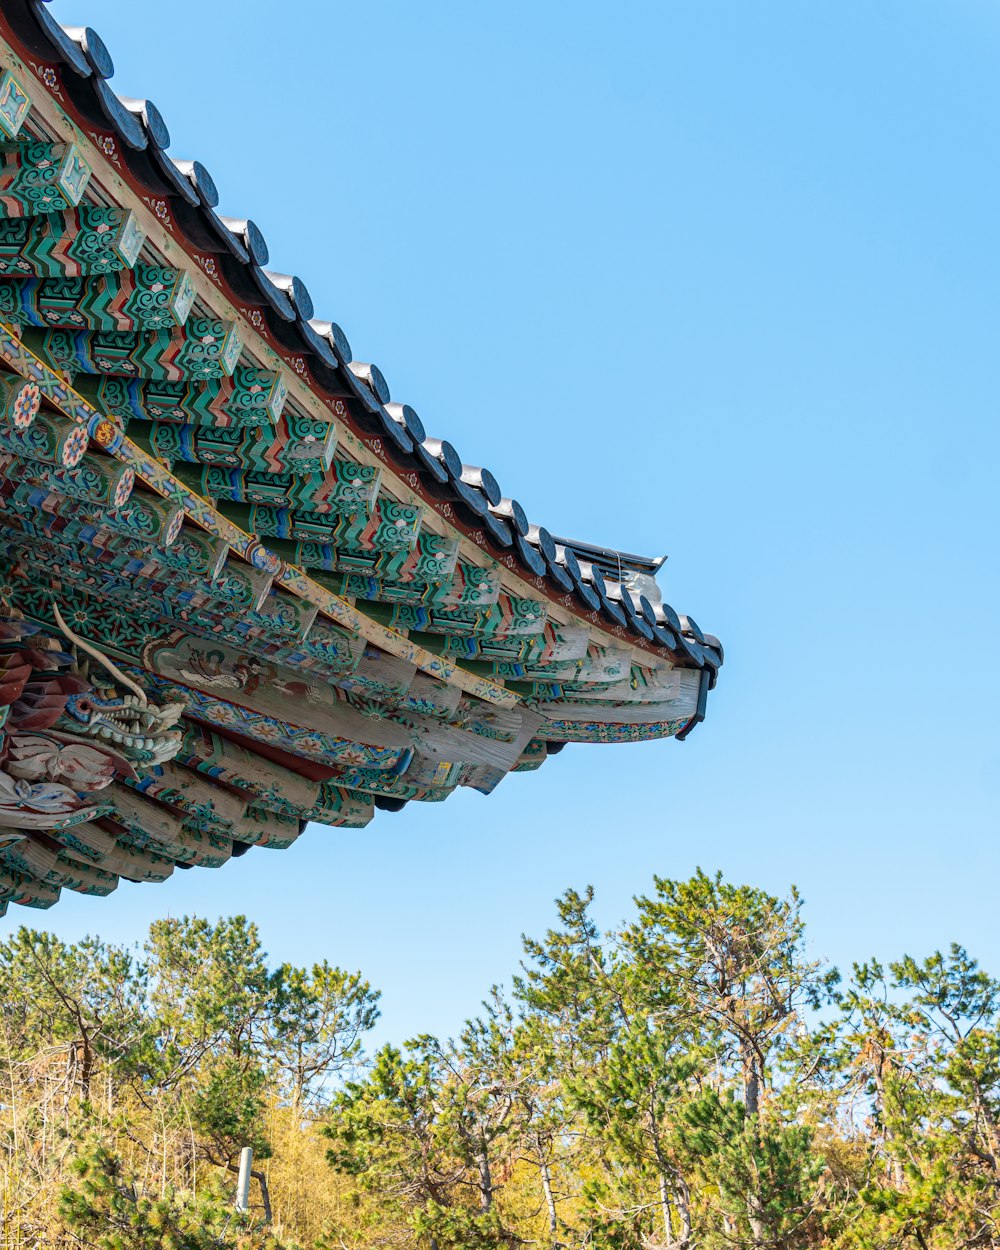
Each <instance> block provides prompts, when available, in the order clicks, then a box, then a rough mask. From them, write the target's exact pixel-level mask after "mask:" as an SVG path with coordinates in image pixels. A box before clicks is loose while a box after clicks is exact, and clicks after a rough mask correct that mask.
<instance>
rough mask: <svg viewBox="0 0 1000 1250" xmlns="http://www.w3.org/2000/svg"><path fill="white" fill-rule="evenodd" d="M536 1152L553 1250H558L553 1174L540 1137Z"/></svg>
mask: <svg viewBox="0 0 1000 1250" xmlns="http://www.w3.org/2000/svg"><path fill="white" fill-rule="evenodd" d="M535 1150H536V1151H537V1152H538V1170H539V1173H540V1174H541V1178H542V1193H543V1194H544V1196H545V1210H546V1211H547V1212H548V1217H549V1238H550V1240H551V1243H552V1250H557V1248H558V1246H559V1245H560V1244H561V1243H560V1241H559V1213H558V1211H557V1210H556V1199H555V1195H554V1194H553V1192H552V1172H551V1171H550V1169H549V1161H548V1159H547V1158H546V1157H545V1150H544V1147H543V1146H542V1141H541V1138H540V1137H536V1138H535Z"/></svg>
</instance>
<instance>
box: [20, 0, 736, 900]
mask: <svg viewBox="0 0 1000 1250" xmlns="http://www.w3.org/2000/svg"><path fill="white" fill-rule="evenodd" d="M0 37H2V41H0V53H2V60H3V65H4V67H5V69H4V74H3V77H2V78H0V131H2V132H3V136H4V137H5V140H6V141H5V142H3V143H0V323H2V324H0V363H2V366H3V368H4V369H5V370H6V371H7V372H6V373H5V374H4V376H3V377H0V383H2V387H0V400H2V401H3V403H4V404H5V414H6V422H7V423H6V425H4V424H3V423H2V422H0V508H2V511H0V536H2V537H3V539H4V555H3V559H2V562H0V571H2V573H3V575H4V577H5V578H6V583H5V589H4V595H3V603H4V604H5V612H6V616H7V619H8V621H10V622H12V624H11V628H12V629H14V634H13V635H12V638H13V639H14V641H12V642H10V645H9V647H8V651H9V653H10V654H11V655H13V654H15V653H16V654H18V655H20V654H22V653H23V651H24V648H25V646H26V643H25V642H24V637H25V636H26V635H25V634H24V631H25V630H28V631H31V630H39V629H40V630H42V631H44V632H43V634H42V635H41V636H42V637H44V638H45V639H47V640H48V641H47V643H46V647H48V649H49V650H52V649H53V648H55V647H56V646H57V641H58V637H59V636H60V632H61V633H62V636H63V638H64V639H65V638H66V637H67V636H70V635H71V636H72V637H73V639H74V642H73V646H74V647H76V646H77V644H79V646H81V647H87V646H88V645H89V646H90V647H91V648H97V649H99V652H100V654H101V655H102V656H107V657H108V663H110V664H112V666H117V667H116V670H115V671H116V672H117V673H118V675H119V677H121V678H122V679H123V680H125V681H127V682H132V683H135V685H136V686H137V687H138V688H139V690H140V691H141V692H142V693H143V695H144V697H148V698H149V699H151V700H159V701H160V702H162V703H165V704H168V705H169V706H174V705H177V706H183V707H184V708H185V711H184V713H183V715H182V716H181V719H180V721H179V722H178V723H179V725H180V727H181V728H180V730H179V731H178V732H179V733H181V734H183V743H184V745H183V746H182V747H180V748H179V753H178V754H176V755H175V756H174V757H172V758H173V762H171V761H169V760H165V759H164V760H156V761H150V760H148V759H143V758H142V755H141V748H140V754H139V756H138V757H136V758H134V759H132V758H131V757H130V759H131V763H130V764H128V765H126V766H125V772H127V771H128V768H132V770H133V772H135V774H136V776H135V777H132V778H130V779H128V781H127V782H126V781H123V775H124V774H119V777H118V781H117V782H115V786H116V787H117V790H116V793H118V794H119V795H122V794H124V795H126V796H128V795H129V794H131V795H134V794H135V793H136V792H137V788H138V792H140V793H142V795H143V796H144V798H143V803H145V804H146V805H147V806H146V807H143V808H142V810H141V811H139V812H138V814H137V812H136V811H134V810H132V809H134V808H135V806H136V801H135V800H134V798H133V799H128V798H125V799H121V798H120V799H119V808H118V809H117V810H114V811H111V810H109V811H108V812H102V813H101V814H100V815H98V816H97V817H94V821H96V822H97V823H96V826H95V827H98V828H103V829H104V830H105V832H106V833H107V830H109V829H111V830H112V831H114V832H116V834H117V837H118V841H117V842H116V846H117V847H118V848H119V850H120V849H121V847H123V846H126V847H130V848H131V852H135V853H140V852H142V850H143V847H142V846H141V845H137V844H136V842H135V839H136V837H137V836H140V840H141V836H147V837H148V836H150V835H149V828H148V825H149V822H152V824H153V825H154V826H155V824H156V819H157V818H159V819H161V820H162V819H165V818H166V817H167V816H170V817H172V818H173V820H174V824H172V825H170V831H171V832H170V837H167V834H166V833H164V834H163V836H164V837H165V838H167V844H169V845H170V846H172V847H173V848H174V849H175V850H176V849H177V848H178V847H182V846H183V845H186V843H185V839H184V837H182V836H181V834H182V833H186V834H191V833H192V832H193V831H197V829H198V826H197V819H196V815H195V808H196V807H197V809H198V810H199V811H202V812H203V813H204V812H205V811H209V814H208V815H205V816H204V817H203V826H204V827H203V828H201V832H204V829H211V830H212V831H214V836H216V837H217V838H222V840H223V841H225V839H226V837H228V844H229V846H230V852H231V853H235V852H234V851H232V847H233V846H235V845H243V844H245V845H268V844H271V845H279V844H281V842H282V838H281V836H276V840H275V841H273V842H269V840H268V839H267V838H266V837H264V836H263V835H261V837H258V838H256V839H255V838H249V839H248V838H246V837H242V836H237V834H238V829H237V826H239V828H243V824H245V812H244V814H243V817H241V820H242V821H243V824H240V822H239V821H235V817H234V818H233V820H228V818H226V817H220V816H219V815H218V814H217V813H215V814H212V813H211V811H210V810H209V809H211V802H210V801H209V800H208V799H207V798H206V796H205V795H203V794H202V793H201V791H202V790H203V789H204V788H205V785H206V783H205V782H204V780H201V779H199V780H197V781H195V780H192V777H191V776H190V773H191V771H192V770H193V771H194V772H199V771H200V773H201V774H205V773H206V771H210V770H209V765H208V763H207V762H206V761H207V760H208V759H211V758H216V757H217V758H219V759H222V758H223V757H225V758H226V759H227V760H228V763H227V765H226V769H228V770H229V771H228V772H226V769H224V770H223V772H226V776H227V777H228V778H229V779H228V780H226V781H224V782H223V785H224V787H227V792H231V791H233V790H234V789H235V790H237V791H239V790H240V789H241V788H243V789H245V787H241V785H240V782H239V781H234V780H233V779H232V778H233V777H242V778H243V780H244V781H246V780H247V777H250V776H257V774H258V773H260V774H261V775H263V774H267V776H268V777H270V778H271V782H270V783H269V784H270V785H271V789H268V790H267V793H268V794H271V798H270V799H269V800H267V802H269V803H270V805H271V806H270V808H268V807H267V806H266V803H265V806H264V807H261V806H260V804H257V805H256V806H254V805H253V804H252V805H251V807H253V809H254V810H256V811H258V812H259V813H263V812H264V811H270V814H271V817H272V818H276V817H278V816H279V815H280V816H281V817H282V819H283V820H285V821H286V823H287V826H288V828H291V827H292V825H295V824H296V822H297V828H298V826H302V827H304V824H305V822H306V821H308V820H316V821H319V822H321V823H337V821H336V820H334V819H333V817H334V815H335V812H336V811H343V812H346V813H349V817H345V819H349V820H350V821H352V822H358V823H364V819H363V817H364V809H365V806H366V804H367V805H368V810H369V812H370V805H371V803H372V802H376V801H377V803H378V805H379V806H383V807H388V808H393V807H396V806H401V805H402V803H404V802H406V801H409V800H410V799H417V800H433V799H436V798H443V797H445V796H446V794H447V793H450V791H451V790H452V789H454V787H455V786H456V785H471V786H473V787H474V788H477V789H480V790H482V791H484V792H487V793H488V792H489V791H490V790H491V789H492V788H493V787H494V786H495V785H496V784H497V782H498V781H499V780H500V779H501V778H502V777H503V776H504V775H505V774H506V773H507V772H508V771H529V770H530V769H531V768H534V767H537V766H538V764H540V763H541V762H542V761H543V760H544V759H545V757H546V756H547V755H548V754H553V753H555V751H556V750H558V749H559V748H560V746H561V745H562V744H563V743H565V742H568V741H576V742H588V741H589V742H625V741H637V740H642V739H645V738H651V737H664V736H676V737H679V738H682V737H684V736H686V734H687V733H689V732H690V730H691V729H692V728H693V727H694V725H695V724H697V723H698V722H699V721H700V720H701V719H702V718H703V716H704V712H705V706H706V699H707V695H708V691H709V690H710V689H711V687H712V686H714V684H715V681H716V675H717V673H718V669H719V667H720V665H721V663H722V648H721V646H720V644H719V642H718V640H717V639H716V638H715V637H714V636H712V635H710V634H705V633H703V632H702V630H701V629H700V628H699V627H698V625H697V624H696V623H695V621H694V620H693V619H692V618H691V617H689V616H685V615H682V614H679V613H677V612H676V611H675V610H674V609H673V608H672V607H671V606H670V605H669V604H667V603H665V602H664V601H663V598H662V594H661V591H660V587H659V586H658V584H657V582H656V573H657V571H658V570H659V569H660V567H661V565H662V564H663V560H664V557H643V556H637V555H632V554H629V553H627V552H622V551H617V550H615V549H610V548H605V547H600V546H597V545H594V544H591V543H588V542H582V541H576V540H571V539H564V538H556V537H554V536H553V535H552V534H551V533H550V532H549V531H548V530H547V529H546V528H545V527H544V526H541V525H538V524H535V523H533V522H532V521H531V520H530V518H529V517H528V515H527V514H526V512H525V510H524V508H523V507H522V506H521V505H520V504H519V503H518V502H517V500H516V499H515V498H513V497H512V496H511V495H507V494H506V493H505V491H504V489H503V487H502V486H501V485H500V484H499V483H498V482H497V480H496V478H495V477H494V475H493V474H492V473H491V472H490V470H489V469H488V468H486V467H483V466H477V465H471V464H467V463H466V462H465V461H464V460H463V459H462V457H461V455H460V454H459V453H458V452H457V451H456V449H455V448H454V447H453V446H452V445H451V444H450V443H449V442H447V441H446V440H444V439H440V438H437V437H433V436H429V435H428V434H427V433H426V431H425V429H424V426H423V423H422V421H421V419H420V417H419V416H418V415H417V413H416V412H415V411H414V409H413V408H412V407H411V406H409V405H408V404H405V403H401V402H396V401H393V399H392V396H391V394H390V391H389V386H388V383H387V382H386V380H385V376H384V375H383V373H382V371H381V370H380V369H379V368H378V367H377V366H376V365H375V364H372V363H370V362H361V361H357V360H354V359H353V354H352V350H351V347H350V343H349V341H348V339H347V336H346V334H345V333H344V331H343V330H342V329H341V328H340V326H339V325H337V324H336V323H335V322H332V321H327V320H324V319H323V318H322V317H317V316H316V315H315V310H314V308H313V303H312V299H311V297H310V295H309V292H308V290H307V288H306V285H305V283H304V282H303V280H302V279H301V278H299V277H297V276H294V275H288V274H282V273H279V272H276V271H275V270H273V269H271V268H269V265H270V258H269V255H268V248H267V244H266V241H265V239H264V237H263V234H262V232H261V231H260V229H259V228H258V227H257V226H256V225H255V224H254V223H253V221H252V220H250V219H249V218H247V217H244V216H242V215H239V216H223V215H221V214H220V213H219V212H217V207H218V204H219V193H218V191H217V189H216V187H215V184H214V182H213V180H212V178H211V175H210V174H209V173H208V171H207V170H206V169H205V167H204V166H203V165H201V164H200V163H199V162H198V161H196V160H189V159H178V158H175V157H173V156H171V155H170V154H169V153H168V148H169V146H170V139H169V134H168V131H167V127H166V124H165V122H164V120H163V118H162V117H161V115H160V113H159V111H158V110H157V108H156V107H155V105H154V104H152V103H151V102H150V101H148V100H136V99H131V98H126V97H119V96H118V95H117V94H116V93H115V92H114V90H113V89H112V87H111V86H110V84H109V82H108V79H110V78H111V76H112V74H113V64H112V61H111V57H110V55H109V53H108V51H107V49H106V48H105V46H104V44H103V43H102V41H101V40H100V38H99V37H98V36H97V35H96V34H95V33H94V32H93V31H92V30H90V29H89V28H73V29H71V28H63V27H60V26H59V25H58V24H57V23H56V22H55V21H54V20H53V19H52V17H51V15H50V14H49V12H48V10H47V8H46V5H45V4H44V3H42V2H41V0H9V2H8V3H5V4H4V6H3V12H2V15H0ZM4 379H6V380H4ZM32 387H33V388H34V390H33V391H32V390H31V388H32ZM26 388H27V389H26ZM29 409H30V413H29V411H28V410H29ZM39 568H44V569H45V571H46V576H45V577H40V576H39ZM50 583H51V584H50ZM53 592H54V594H53ZM16 622H23V623H24V624H23V625H22V626H16V627H15V623H16ZM18 630H20V631H21V632H18ZM66 630H69V635H67V633H66ZM35 650H36V651H37V648H36V649H35ZM42 650H43V651H44V650H45V648H42ZM71 652H72V654H73V655H75V656H77V658H78V655H77V652H76V651H73V650H72V648H71ZM0 654H2V648H0ZM68 654H69V653H68ZM14 667H15V670H16V671H21V669H22V668H23V664H22V663H21V661H18V662H17V664H15V665H14ZM29 667H30V666H29ZM77 667H78V665H76V662H75V661H74V664H73V667H72V671H74V672H75V671H76V668H77ZM33 671H35V670H33ZM39 671H44V669H43V670H39ZM26 680H28V679H26ZM31 680H32V681H33V680H35V679H31ZM39 680H40V679H39ZM46 680H47V679H46ZM60 680H61V681H62V685H65V684H66V680H68V679H60ZM28 684H29V688H31V689H34V687H33V686H32V685H31V681H29V683H28ZM43 685H44V682H43ZM15 686H16V683H15ZM11 688H12V689H14V688H15V687H14V686H12V687H11ZM46 689H48V687H46ZM60 689H61V687H60ZM18 698H20V699H21V702H22V703H23V702H24V698H23V696H22V695H19V696H18ZM11 706H14V707H16V706H20V705H18V704H17V703H16V702H13V703H12V704H11ZM63 715H64V716H65V715H67V714H66V713H63ZM13 720H14V721H16V720H17V715H14V718H13ZM22 720H23V710H22ZM11 723H13V721H12V722H11ZM60 725H61V726H62V729H60V728H59V726H60ZM49 729H50V730H51V729H52V727H51V726H50V727H49ZM65 729H66V726H65V723H64V722H63V721H60V722H58V724H57V725H56V728H55V730H53V732H56V733H58V732H64V731H65ZM206 734H207V735H208V737H209V738H210V739H212V741H211V742H210V743H209V745H207V746H206V745H205V743H206V739H205V735H206ZM213 735H214V736H213ZM199 743H200V746H199ZM227 744H228V745H227ZM241 753H242V754H241ZM248 756H251V757H252V759H248V758H247V757H248ZM237 757H238V759H239V760H240V761H242V762H241V763H240V764H239V766H237V763H235V762H234V760H235V759H237ZM220 767H221V766H220ZM156 770H159V771H156ZM164 770H166V771H167V772H169V773H170V774H171V777H172V784H171V786H169V787H167V786H166V785H165V784H161V779H162V776H163V775H164ZM255 770H256V771H255ZM272 774H273V775H272ZM278 777H281V778H283V779H284V780H283V781H282V782H281V783H280V784H279V783H278V782H277V781H276V780H275V779H276V778H278ZM303 779H306V781H307V782H308V784H307V785H306V790H308V794H306V793H305V791H302V784H303ZM185 781H186V782H189V783H191V785H192V786H193V789H194V791H196V792H197V793H198V794H199V796H200V798H199V803H198V804H194V803H193V800H192V801H188V800H186V799H184V798H183V793H184V785H183V784H182V783H184V782H185ZM137 783H141V784H138V785H137ZM317 784H318V785H321V786H325V787H326V790H325V791H324V794H325V798H324V802H323V803H318V802H317V801H316V794H315V793H314V789H315V785H317ZM274 785H277V788H278V790H279V791H280V790H281V789H282V786H284V788H285V789H286V790H287V791H288V792H289V793H293V792H296V793H297V792H299V791H302V800H301V802H295V801H293V800H291V799H287V800H286V799H282V802H283V803H284V804H285V806H284V807H283V808H281V810H280V811H275V810H274V807H275V803H276V802H277V800H276V799H275V798H274V795H273V793H272V790H273V788H274ZM309 786H312V787H313V788H312V789H310V788H309ZM179 796H180V797H179ZM230 797H231V795H230ZM258 797H260V796H258ZM307 800H308V801H307ZM334 800H336V801H334ZM122 804H124V805H125V806H126V807H128V806H129V804H131V808H129V811H128V812H125V811H123V810H121V809H122ZM149 804H152V806H151V807H150V806H148V805H149ZM206 804H207V807H206ZM141 806H142V805H141V804H140V807H141ZM222 806H223V807H226V803H225V801H223V803H222ZM278 806H279V807H281V804H278ZM229 807H230V808H231V807H232V803H231V802H230V803H229ZM126 815H128V817H129V820H125V819H124V817H125V816H126ZM259 819H260V820H263V815H261V816H260V817H259ZM227 820H228V823H227ZM130 821H131V823H129V822H130ZM144 821H145V824H144ZM234 821H235V823H234ZM101 822H103V824H102V823H101ZM0 823H2V818H0ZM71 823H72V822H71ZM167 823H168V824H169V823H170V822H169V821H168V822H167ZM174 825H176V828H175V827H174ZM33 828H34V826H33ZM297 828H296V836H297ZM137 829H145V830H146V832H145V834H143V835H137V834H136V833H135V830H137ZM227 829H228V831H229V832H228V834H226V833H225V830H227ZM130 831H131V832H130ZM244 832H245V830H244ZM25 836H28V835H25ZM30 836H31V837H34V838H35V839H36V840H37V837H38V836H41V835H38V834H37V833H33V834H32V835H30ZM46 836H47V835H46ZM97 840H98V841H100V838H98V839H97ZM162 845H163V844H162V843H161V849H162ZM50 850H51V848H50ZM19 853H20V852H13V851H12V852H11V854H14V855H17V854H19ZM53 853H54V854H58V855H61V854H63V852H61V851H60V852H55V851H53ZM209 858H210V859H211V857H209ZM174 862H178V863H180V862H202V861H201V860H199V859H198V857H197V856H195V859H194V860H189V861H185V860H184V856H183V855H181V857H180V858H177V857H176V856H175V857H174ZM204 862H208V861H204ZM19 871H21V872H23V873H28V869H27V868H26V867H25V866H24V865H23V864H22V865H21V867H20V869H19ZM53 871H54V872H56V869H53ZM57 875H58V873H57ZM0 893H2V891H0ZM15 894H16V892H15V893H12V894H11V895H10V896H11V897H15ZM18 901H23V900H18Z"/></svg>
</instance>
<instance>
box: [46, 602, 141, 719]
mask: <svg viewBox="0 0 1000 1250" xmlns="http://www.w3.org/2000/svg"><path fill="white" fill-rule="evenodd" d="M52 611H53V613H54V615H55V618H56V624H57V625H58V626H59V628H60V629H61V630H62V632H63V633H64V634H65V635H66V637H67V638H68V639H69V640H70V642H73V643H75V644H76V645H77V646H78V647H80V648H81V650H83V651H86V652H87V654H88V655H91V656H93V657H94V659H95V660H96V661H97V662H98V664H100V666H101V668H103V669H104V670H105V672H107V673H110V674H111V676H112V677H113V678H114V679H115V680H116V681H120V682H121V684H122V685H123V686H127V687H128V689H129V690H131V691H132V693H133V694H135V695H136V696H137V697H138V698H139V700H140V701H141V703H142V706H143V707H148V705H149V699H148V698H147V696H146V692H145V690H143V688H142V686H140V685H139V683H138V682H135V681H133V680H132V678H131V677H126V676H125V674H124V673H123V672H122V671H121V669H120V668H118V667H116V666H115V665H114V664H112V663H111V661H110V660H109V659H108V657H107V656H106V655H103V654H102V653H101V652H100V651H98V649H97V648H96V647H92V646H91V645H90V643H89V642H84V640H83V639H82V638H81V637H80V635H79V634H74V633H73V631H72V630H71V629H70V627H69V626H68V625H67V624H66V622H65V621H64V620H63V615H62V613H61V612H60V611H59V605H58V604H57V603H56V602H55V600H53V601H52Z"/></svg>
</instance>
